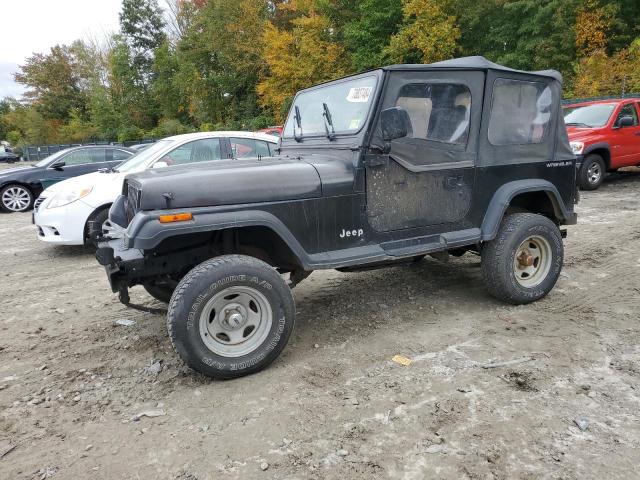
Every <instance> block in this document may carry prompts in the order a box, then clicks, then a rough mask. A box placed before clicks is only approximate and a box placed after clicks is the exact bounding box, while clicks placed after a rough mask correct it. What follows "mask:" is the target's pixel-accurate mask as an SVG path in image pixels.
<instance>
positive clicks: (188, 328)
mask: <svg viewBox="0 0 640 480" xmlns="http://www.w3.org/2000/svg"><path fill="white" fill-rule="evenodd" d="M561 84H562V79H561V77H560V74H559V73H557V72H555V71H544V72H522V71H517V70H512V69H509V68H505V67H502V66H500V65H496V64H495V63H491V62H489V61H487V60H485V59H484V58H481V57H471V58H463V59H458V60H449V61H445V62H440V63H436V64H433V65H395V66H391V67H386V68H381V69H378V70H374V71H371V72H367V73H363V74H360V75H355V76H352V77H347V78H343V79H339V80H335V81H333V82H329V83H325V84H322V85H318V86H316V87H313V88H310V89H307V90H303V91H302V92H300V93H298V95H297V96H296V97H295V99H294V101H293V104H292V107H291V111H290V113H289V117H288V120H287V122H286V123H285V127H284V132H283V135H282V140H281V143H280V148H279V153H280V155H279V156H276V157H271V158H269V157H263V158H258V159H246V160H229V161H220V162H210V163H201V164H199V165H189V166H183V167H177V168H175V169H171V170H170V169H157V170H153V169H152V170H147V171H145V172H143V173H137V174H134V175H131V176H129V177H127V179H126V180H125V183H124V186H123V195H122V196H120V197H119V198H118V199H117V200H116V201H115V202H114V203H113V206H112V207H111V210H110V215H109V220H110V227H111V229H110V230H108V231H107V234H106V235H105V236H104V239H105V240H108V239H110V240H109V241H105V242H100V248H99V249H98V251H97V253H96V256H97V258H98V260H99V261H100V263H101V264H102V265H104V266H105V267H106V270H107V274H108V277H109V280H110V283H111V288H112V289H113V291H115V292H119V293H120V300H121V301H122V302H123V303H125V304H130V299H129V294H128V289H129V287H131V286H133V285H143V286H144V287H145V288H146V289H147V292H149V293H150V294H151V295H153V296H154V297H156V298H157V299H158V300H161V301H166V302H168V303H169V309H168V318H167V324H168V328H169V335H170V337H171V340H172V343H173V345H174V347H175V348H176V350H177V352H178V353H179V354H180V356H181V357H182V358H183V359H184V360H185V362H186V363H187V364H188V365H190V366H191V367H193V368H195V369H196V370H198V371H200V372H202V373H204V374H205V375H210V376H212V377H221V378H231V377H237V376H240V375H246V374H248V373H252V372H256V371H258V370H260V369H262V368H264V367H265V366H267V365H268V364H269V363H270V362H272V361H273V360H274V359H275V358H276V357H277V356H278V355H279V354H280V352H281V351H282V349H283V348H284V346H285V344H286V343H287V340H288V338H289V336H290V334H291V332H292V329H293V324H294V320H295V311H296V309H295V306H294V303H293V296H292V294H291V292H290V291H289V287H290V286H294V285H295V284H297V283H298V282H300V281H302V280H303V279H304V278H305V277H306V276H307V275H309V273H310V272H312V271H313V270H318V269H329V268H334V269H338V270H340V271H345V272H353V271H359V270H366V269H372V268H379V267H381V266H387V265H399V264H402V263H406V264H408V263H413V262H416V261H419V260H421V259H422V258H423V257H424V256H425V255H428V254H432V255H434V256H436V257H447V256H448V255H455V256H460V255H464V254H465V253H466V252H471V253H474V254H477V255H480V256H481V266H482V277H483V283H484V284H485V287H486V288H487V290H488V292H489V293H490V294H491V295H493V296H494V297H496V298H498V299H500V300H502V301H505V302H509V303H513V304H524V303H529V302H533V301H535V300H538V299H540V298H542V297H544V296H545V295H547V293H549V292H550V291H551V289H552V288H553V286H554V285H555V283H556V280H557V279H558V276H559V275H560V270H561V269H562V263H563V256H564V246H563V242H562V239H563V237H564V236H565V234H566V230H565V229H564V228H563V226H564V225H572V224H575V223H576V221H577V216H576V213H575V212H574V203H575V202H576V200H577V190H576V158H575V156H574V155H573V153H572V151H571V147H570V145H569V138H568V136H567V129H566V127H565V125H564V121H563V116H562V110H561V108H560V99H561V98H562V89H561ZM286 274H288V276H284V275H286ZM398 275H402V273H401V270H398ZM287 281H288V282H289V284H288V283H287ZM438 293H439V294H441V292H438ZM389 294H390V295H393V292H389Z"/></svg>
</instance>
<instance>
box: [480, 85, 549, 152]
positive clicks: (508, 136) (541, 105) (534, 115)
mask: <svg viewBox="0 0 640 480" xmlns="http://www.w3.org/2000/svg"><path fill="white" fill-rule="evenodd" d="M552 105H553V96H552V93H551V88H550V87H549V86H548V85H546V84H545V83H543V82H530V81H523V80H513V79H507V78H498V79H496V81H495V82H494V84H493V102H492V105H491V117H490V120H489V142H491V144H492V145H496V146H498V145H525V144H536V143H542V142H543V141H544V139H545V137H546V136H547V134H548V130H549V126H550V123H551V107H552Z"/></svg>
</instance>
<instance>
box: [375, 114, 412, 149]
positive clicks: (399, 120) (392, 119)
mask: <svg viewBox="0 0 640 480" xmlns="http://www.w3.org/2000/svg"><path fill="white" fill-rule="evenodd" d="M380 129H381V130H382V139H383V140H384V141H385V142H390V141H391V140H395V139H397V138H403V137H406V136H407V135H409V132H410V131H411V119H410V118H409V114H408V113H407V111H406V110H404V109H403V108H400V107H392V108H387V109H385V110H382V111H381V112H380Z"/></svg>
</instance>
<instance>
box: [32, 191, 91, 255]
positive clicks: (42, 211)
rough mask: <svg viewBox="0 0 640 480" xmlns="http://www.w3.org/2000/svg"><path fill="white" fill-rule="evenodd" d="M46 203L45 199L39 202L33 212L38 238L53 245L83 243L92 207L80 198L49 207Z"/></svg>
mask: <svg viewBox="0 0 640 480" xmlns="http://www.w3.org/2000/svg"><path fill="white" fill-rule="evenodd" d="M46 203H47V202H46V200H45V201H44V202H41V204H40V205H37V206H36V208H35V210H34V212H33V223H34V224H35V225H36V227H38V238H39V239H40V240H42V241H43V242H46V243H50V244H54V245H83V244H84V241H85V226H86V224H87V219H88V218H89V216H90V215H91V214H92V213H93V210H94V209H93V207H90V206H89V205H87V204H86V203H84V202H82V201H81V200H77V201H75V202H73V203H70V204H69V205H65V206H64V207H57V208H51V209H49V208H46Z"/></svg>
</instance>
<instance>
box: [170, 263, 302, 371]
mask: <svg viewBox="0 0 640 480" xmlns="http://www.w3.org/2000/svg"><path fill="white" fill-rule="evenodd" d="M294 322H295V307H294V302H293V296H292V295H291V290H290V289H289V287H288V286H287V284H286V282H285V281H284V280H283V278H282V277H281V276H280V274H279V273H278V272H277V271H276V270H275V269H273V268H272V267H271V266H269V265H268V264H267V263H265V262H263V261H261V260H258V259H256V258H253V257H248V256H244V255H225V256H221V257H217V258H214V259H211V260H207V261H206V262H203V263H201V264H200V265H198V266H197V267H195V268H194V269H193V270H191V271H190V272H189V273H188V274H187V275H186V276H185V277H184V278H183V279H182V280H181V281H180V283H179V284H178V287H177V288H176V291H175V292H174V294H173V297H172V298H171V302H170V303H169V312H168V314H167V326H168V329H169V336H170V337H171V341H172V343H173V346H174V347H175V349H176V351H177V352H178V354H179V355H180V357H182V359H183V360H184V361H185V363H186V364H187V365H189V366H190V367H191V368H193V369H194V370H197V371H198V372H200V373H203V374H205V375H207V376H210V377H214V378H235V377H240V376H243V375H248V374H251V373H255V372H257V371H259V370H262V369H263V368H265V367H266V366H268V365H269V364H270V363H271V362H273V361H274V360H275V359H276V358H277V357H278V355H279V354H280V352H282V350H283V349H284V347H285V345H286V344H287V341H288V340H289V336H290V335H291V332H292V331H293V325H294Z"/></svg>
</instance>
